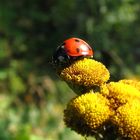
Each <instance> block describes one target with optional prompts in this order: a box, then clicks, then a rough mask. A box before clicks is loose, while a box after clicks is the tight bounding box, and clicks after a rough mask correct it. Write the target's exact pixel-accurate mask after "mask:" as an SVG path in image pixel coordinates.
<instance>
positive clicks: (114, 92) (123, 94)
mask: <svg viewBox="0 0 140 140" xmlns="http://www.w3.org/2000/svg"><path fill="white" fill-rule="evenodd" d="M101 93H102V95H103V96H105V97H107V98H108V99H109V101H110V104H111V107H112V108H113V109H116V108H118V107H119V106H121V105H123V104H126V103H127V102H128V101H131V100H134V99H139V100H140V91H139V90H137V89H136V88H135V87H134V86H131V85H128V84H124V83H122V82H110V83H109V84H106V86H104V87H103V89H102V90H101Z"/></svg>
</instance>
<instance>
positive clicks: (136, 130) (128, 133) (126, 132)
mask: <svg viewBox="0 0 140 140" xmlns="http://www.w3.org/2000/svg"><path fill="white" fill-rule="evenodd" d="M112 122H113V123H114V124H115V125H116V126H117V128H118V130H119V133H120V134H121V135H122V136H123V137H127V138H130V139H131V140H140V123H139V122H140V101H139V100H132V101H130V102H128V103H126V104H125V105H123V106H121V107H119V108H118V109H117V110H116V113H115V115H114V116H113V117H112Z"/></svg>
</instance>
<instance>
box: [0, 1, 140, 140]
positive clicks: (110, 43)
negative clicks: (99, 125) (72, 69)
mask: <svg viewBox="0 0 140 140" xmlns="http://www.w3.org/2000/svg"><path fill="white" fill-rule="evenodd" d="M73 36H74V37H79V38H82V39H84V40H85V41H87V42H88V43H89V44H90V45H91V46H92V47H93V48H94V51H95V55H94V59H96V60H98V61H101V62H103V63H104V64H105V65H106V66H107V68H108V69H109V70H110V73H111V80H114V81H117V80H119V79H122V78H139V77H140V1H139V0H116V1H112V0H86V1H84V0H65V1H64V0H11V1H10V0H0V140H66V139H67V140H84V138H83V137H81V136H80V135H78V134H76V133H75V132H73V131H71V130H70V129H68V128H66V126H65V125H64V123H63V110H64V108H65V106H66V104H67V102H68V101H69V100H70V99H71V98H72V97H74V96H75V95H76V94H75V93H73V91H72V90H71V89H70V88H69V87H68V86H67V85H66V84H65V83H64V82H63V81H61V80H60V79H59V78H58V77H57V75H55V74H54V73H55V71H54V70H53V67H52V66H51V64H50V61H51V56H52V54H53V51H54V50H55V49H56V47H57V46H58V45H59V44H61V43H62V42H63V40H65V39H67V38H69V37H73ZM89 139H90V138H89ZM89 139H88V140H89ZM92 139H93V138H92Z"/></svg>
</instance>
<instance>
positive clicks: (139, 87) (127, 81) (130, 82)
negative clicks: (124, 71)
mask: <svg viewBox="0 0 140 140" xmlns="http://www.w3.org/2000/svg"><path fill="white" fill-rule="evenodd" d="M119 82H122V83H125V84H128V85H131V86H134V87H135V88H137V90H139V91H140V81H137V80H130V79H123V80H120V81H119Z"/></svg>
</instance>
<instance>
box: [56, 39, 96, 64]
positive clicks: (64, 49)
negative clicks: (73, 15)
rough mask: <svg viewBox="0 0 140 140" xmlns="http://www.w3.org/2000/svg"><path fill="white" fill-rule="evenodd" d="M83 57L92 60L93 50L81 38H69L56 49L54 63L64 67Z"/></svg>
mask: <svg viewBox="0 0 140 140" xmlns="http://www.w3.org/2000/svg"><path fill="white" fill-rule="evenodd" d="M83 57H88V58H92V57H93V50H92V48H91V47H90V46H89V44H87V43H86V42H85V41H84V40H82V39H80V38H69V39H67V40H65V41H64V42H63V43H62V44H61V45H60V46H59V47H58V48H57V49H56V52H55V53H54V55H53V63H54V64H56V65H61V66H62V65H66V64H70V63H71V62H73V61H74V60H77V59H81V58H83Z"/></svg>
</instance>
